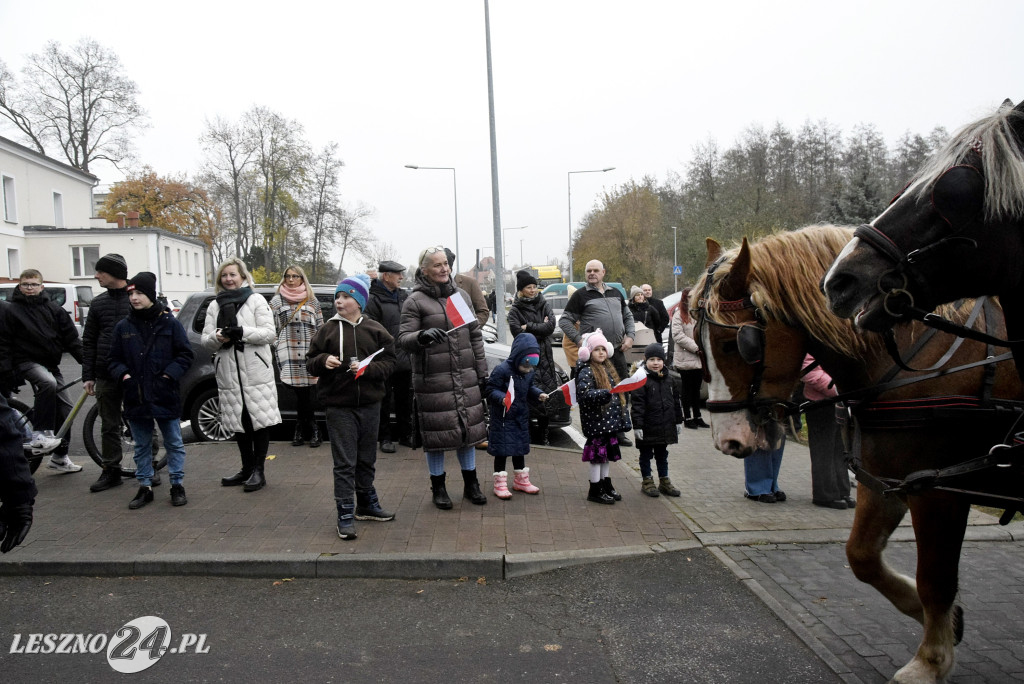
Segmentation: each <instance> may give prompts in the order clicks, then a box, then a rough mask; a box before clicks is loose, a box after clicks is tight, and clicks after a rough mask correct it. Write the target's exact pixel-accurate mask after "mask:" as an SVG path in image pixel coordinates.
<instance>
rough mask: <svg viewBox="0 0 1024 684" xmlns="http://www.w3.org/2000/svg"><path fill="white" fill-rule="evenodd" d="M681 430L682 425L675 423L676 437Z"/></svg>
mask: <svg viewBox="0 0 1024 684" xmlns="http://www.w3.org/2000/svg"><path fill="white" fill-rule="evenodd" d="M682 431H683V426H682V425H676V437H678V436H679V433H681V432H682Z"/></svg>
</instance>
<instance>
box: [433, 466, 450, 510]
mask: <svg viewBox="0 0 1024 684" xmlns="http://www.w3.org/2000/svg"><path fill="white" fill-rule="evenodd" d="M444 478H445V474H444V473H441V474H440V475H431V476H430V489H431V491H433V492H434V505H435V506H437V507H438V508H440V509H441V510H442V511H447V510H448V509H450V508H451V507H452V500H451V499H450V498H449V497H448V490H447V489H445V487H444Z"/></svg>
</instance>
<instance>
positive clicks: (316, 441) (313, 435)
mask: <svg viewBox="0 0 1024 684" xmlns="http://www.w3.org/2000/svg"><path fill="white" fill-rule="evenodd" d="M321 444H323V441H322V440H321V439H320V428H318V427H317V426H316V421H315V420H314V421H313V427H312V428H310V433H309V448H310V449H316V448H317V447H318V446H320V445H321Z"/></svg>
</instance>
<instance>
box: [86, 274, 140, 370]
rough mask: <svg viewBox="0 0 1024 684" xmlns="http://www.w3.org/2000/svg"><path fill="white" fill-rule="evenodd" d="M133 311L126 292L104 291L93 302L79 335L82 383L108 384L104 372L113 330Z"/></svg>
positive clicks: (126, 290) (124, 290) (125, 290)
mask: <svg viewBox="0 0 1024 684" xmlns="http://www.w3.org/2000/svg"><path fill="white" fill-rule="evenodd" d="M131 311H132V305H131V302H129V301H128V289H127V288H124V287H123V288H121V289H119V290H107V291H106V292H101V293H100V294H98V295H96V297H95V298H93V300H92V303H91V304H90V305H89V316H88V317H87V318H86V319H85V329H84V330H83V331H82V382H88V381H89V380H96V379H97V378H100V379H104V380H111V379H116V378H111V376H110V372H109V371H108V369H107V359H108V356H109V355H110V340H111V338H112V337H113V334H114V326H115V325H117V324H118V323H120V322H121V321H122V320H124V318H126V317H127V316H128V314H130V313H131Z"/></svg>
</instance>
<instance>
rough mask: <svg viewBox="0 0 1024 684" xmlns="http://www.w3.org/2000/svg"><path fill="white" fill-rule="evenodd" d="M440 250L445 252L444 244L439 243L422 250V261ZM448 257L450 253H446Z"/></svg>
mask: <svg viewBox="0 0 1024 684" xmlns="http://www.w3.org/2000/svg"><path fill="white" fill-rule="evenodd" d="M438 252H442V253H444V245H437V246H436V247H427V248H426V249H425V250H423V251H422V252H420V263H423V260H424V259H426V258H427V257H428V256H431V255H434V254H437V253H438ZM447 257H448V255H447V254H445V258H447Z"/></svg>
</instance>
